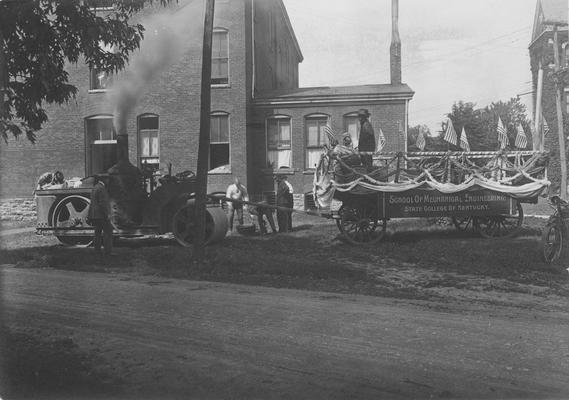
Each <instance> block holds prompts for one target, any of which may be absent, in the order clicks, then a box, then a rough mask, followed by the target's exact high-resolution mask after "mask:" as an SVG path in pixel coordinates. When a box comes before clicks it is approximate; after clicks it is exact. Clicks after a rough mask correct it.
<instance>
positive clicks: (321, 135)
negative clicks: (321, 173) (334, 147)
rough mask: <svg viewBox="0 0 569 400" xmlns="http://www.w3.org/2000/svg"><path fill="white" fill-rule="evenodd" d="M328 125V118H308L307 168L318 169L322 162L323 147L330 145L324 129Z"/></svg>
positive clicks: (320, 116) (306, 122) (317, 116)
mask: <svg viewBox="0 0 569 400" xmlns="http://www.w3.org/2000/svg"><path fill="white" fill-rule="evenodd" d="M326 125H328V116H326V115H314V116H310V117H306V119H305V127H306V168H308V169H310V168H316V166H317V165H318V161H320V154H321V153H322V146H324V145H325V144H328V139H327V135H326V133H325V132H324V127H325V126H326Z"/></svg>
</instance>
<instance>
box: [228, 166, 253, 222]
mask: <svg viewBox="0 0 569 400" xmlns="http://www.w3.org/2000/svg"><path fill="white" fill-rule="evenodd" d="M225 197H227V198H229V199H234V200H240V201H249V194H248V193H247V188H246V187H245V186H243V185H242V184H241V181H240V180H239V178H237V177H236V178H235V180H234V181H233V183H232V184H231V185H229V186H228V187H227V192H226V193H225ZM227 208H228V209H229V230H230V231H232V230H233V218H234V217H235V211H237V220H238V221H239V225H243V203H237V202H235V203H234V202H232V201H228V202H227Z"/></svg>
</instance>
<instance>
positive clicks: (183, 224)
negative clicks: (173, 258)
mask: <svg viewBox="0 0 569 400" xmlns="http://www.w3.org/2000/svg"><path fill="white" fill-rule="evenodd" d="M228 228H229V221H228V220H227V215H226V214H225V212H224V211H223V209H222V208H220V207H209V208H206V226H205V241H206V244H213V243H216V242H219V241H221V240H223V238H224V237H225V235H226V234H227V229H228ZM172 232H173V233H174V237H175V238H176V240H177V241H178V243H180V244H181V245H182V246H185V247H189V246H191V245H192V244H193V243H194V239H195V234H196V224H195V208H194V204H193V202H191V203H188V204H185V205H183V206H182V207H180V208H179V209H178V211H176V214H174V218H173V221H172Z"/></svg>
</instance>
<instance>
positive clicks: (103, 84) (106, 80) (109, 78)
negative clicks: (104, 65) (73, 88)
mask: <svg viewBox="0 0 569 400" xmlns="http://www.w3.org/2000/svg"><path fill="white" fill-rule="evenodd" d="M99 47H100V48H101V51H103V52H105V53H115V49H114V47H113V46H112V45H106V44H105V43H103V42H99ZM112 83H113V75H112V74H110V73H108V72H105V71H102V70H100V69H98V68H95V67H92V68H91V69H90V79H89V90H106V89H109V88H110V87H111V85H112Z"/></svg>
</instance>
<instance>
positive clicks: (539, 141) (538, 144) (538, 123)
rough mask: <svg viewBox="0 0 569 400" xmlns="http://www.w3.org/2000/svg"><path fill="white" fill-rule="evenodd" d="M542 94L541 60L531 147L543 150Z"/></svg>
mask: <svg viewBox="0 0 569 400" xmlns="http://www.w3.org/2000/svg"><path fill="white" fill-rule="evenodd" d="M542 96H543V65H542V63H541V61H539V69H538V71H537V95H536V99H535V115H534V124H535V135H534V136H535V137H534V138H533V140H534V143H533V149H534V150H539V151H543V150H544V146H543V142H544V138H543V132H542V128H541V127H542V126H543V121H542V120H541V115H542V114H543V110H542V108H541V104H542V103H541V102H542Z"/></svg>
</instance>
